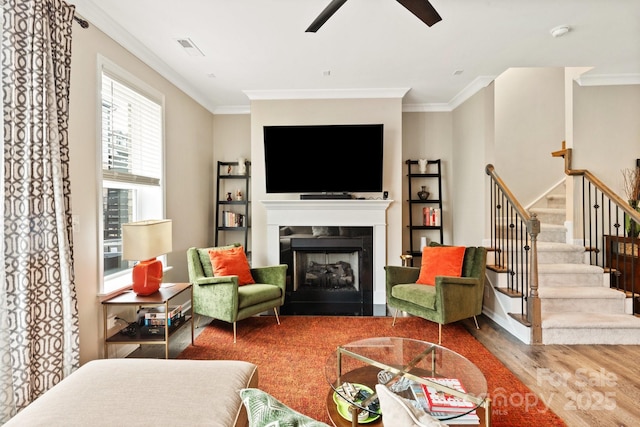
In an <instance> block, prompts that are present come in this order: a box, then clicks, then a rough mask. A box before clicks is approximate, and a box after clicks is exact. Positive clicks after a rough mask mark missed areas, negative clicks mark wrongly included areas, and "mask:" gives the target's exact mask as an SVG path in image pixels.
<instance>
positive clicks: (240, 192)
mask: <svg viewBox="0 0 640 427" xmlns="http://www.w3.org/2000/svg"><path fill="white" fill-rule="evenodd" d="M236 200H237V201H239V202H241V201H242V191H241V190H236Z"/></svg>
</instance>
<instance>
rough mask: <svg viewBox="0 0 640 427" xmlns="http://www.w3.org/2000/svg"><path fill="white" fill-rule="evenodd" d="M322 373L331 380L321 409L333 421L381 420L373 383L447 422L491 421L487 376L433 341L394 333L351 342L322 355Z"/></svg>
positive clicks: (340, 423)
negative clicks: (326, 356) (326, 354)
mask: <svg viewBox="0 0 640 427" xmlns="http://www.w3.org/2000/svg"><path fill="white" fill-rule="evenodd" d="M325 376H326V378H327V381H328V382H329V384H330V385H331V389H330V390H329V393H328V395H327V411H328V413H329V418H330V419H331V421H332V422H333V423H334V425H336V426H345V427H347V426H354V427H355V426H358V425H366V426H371V427H373V426H380V425H383V417H384V414H383V413H382V412H381V411H380V406H379V404H377V397H376V395H375V386H376V384H385V386H387V387H388V388H389V389H390V390H391V391H393V392H394V393H396V394H398V395H399V396H401V397H403V398H406V399H410V400H412V401H414V402H415V403H414V404H415V405H419V407H421V408H423V409H425V410H427V411H428V412H430V413H431V415H433V416H434V417H436V418H438V419H440V420H443V421H444V420H447V423H448V424H450V425H456V422H455V420H458V421H459V422H460V424H465V425H469V424H471V425H474V424H475V425H482V426H487V427H489V426H490V423H491V401H490V399H488V398H487V381H486V379H485V377H484V375H483V374H482V372H481V371H480V369H478V367H477V366H475V365H474V364H473V363H471V362H470V361H469V360H467V359H466V358H465V357H463V356H462V355H460V354H458V353H456V352H454V351H451V350H449V349H447V348H445V347H442V346H439V345H437V344H432V343H429V342H425V341H420V340H415V339H410V338H398V337H377V338H367V339H363V340H360V341H355V342H351V343H349V344H344V345H341V346H339V347H338V348H337V350H336V351H335V352H334V353H332V354H331V355H330V356H329V357H328V359H327V362H326V364H325ZM427 394H428V395H429V396H427ZM438 405H441V406H438ZM476 420H477V423H476V422H475V421H476Z"/></svg>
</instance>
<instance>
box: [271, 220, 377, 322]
mask: <svg viewBox="0 0 640 427" xmlns="http://www.w3.org/2000/svg"><path fill="white" fill-rule="evenodd" d="M280 262H281V263H282V264H287V265H288V269H287V288H286V295H285V301H284V305H283V306H282V307H281V309H280V310H281V312H282V314H297V315H305V314H306V315H347V316H372V315H373V227H318V226H283V227H280ZM296 270H297V271H296Z"/></svg>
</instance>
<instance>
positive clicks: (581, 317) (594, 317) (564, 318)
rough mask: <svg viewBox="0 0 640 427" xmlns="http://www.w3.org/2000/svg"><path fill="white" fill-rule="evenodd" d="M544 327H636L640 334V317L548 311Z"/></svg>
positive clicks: (543, 319)
mask: <svg viewBox="0 0 640 427" xmlns="http://www.w3.org/2000/svg"><path fill="white" fill-rule="evenodd" d="M542 327H543V328H544V329H596V328H597V329H636V330H637V331H638V333H639V334H640V318H638V317H635V316H632V315H630V314H606V313H573V312H570V313H547V314H545V315H543V316H542ZM639 337H640V335H639Z"/></svg>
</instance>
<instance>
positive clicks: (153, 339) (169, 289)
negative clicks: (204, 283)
mask: <svg viewBox="0 0 640 427" xmlns="http://www.w3.org/2000/svg"><path fill="white" fill-rule="evenodd" d="M184 292H188V293H189V300H190V301H193V288H192V286H191V283H163V284H162V285H161V286H160V289H159V290H158V292H155V293H153V294H151V295H146V296H141V295H136V294H135V293H134V292H133V291H129V292H125V293H122V294H119V295H116V296H114V297H112V298H108V299H105V300H104V301H102V312H103V317H104V318H103V322H104V355H105V359H108V358H109V345H111V344H156V345H164V347H165V348H164V354H165V359H168V358H169V338H170V337H171V335H173V334H174V333H175V332H176V331H177V330H178V329H180V328H181V327H182V326H184V325H185V324H187V323H190V324H191V345H193V341H194V326H193V310H192V309H189V310H188V313H183V316H184V318H183V321H182V322H181V323H179V324H177V325H176V326H175V327H174V328H171V327H170V326H169V327H167V326H166V325H167V324H168V323H169V322H168V319H167V317H168V314H169V305H170V302H171V300H173V299H174V298H175V297H177V296H178V295H181V294H183V293H184ZM114 306H135V307H164V313H165V327H164V334H158V335H144V334H142V333H141V330H140V329H141V328H138V329H137V331H136V332H135V333H134V334H131V335H125V334H122V333H120V332H116V333H115V334H114V335H112V336H108V328H107V326H108V324H107V319H108V316H109V308H110V307H114Z"/></svg>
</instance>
